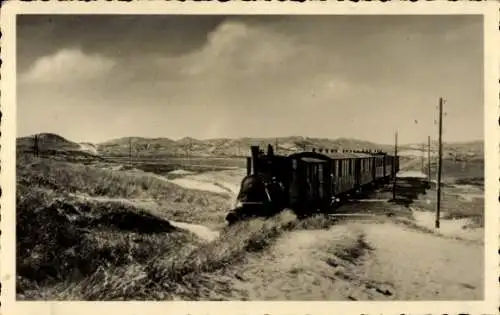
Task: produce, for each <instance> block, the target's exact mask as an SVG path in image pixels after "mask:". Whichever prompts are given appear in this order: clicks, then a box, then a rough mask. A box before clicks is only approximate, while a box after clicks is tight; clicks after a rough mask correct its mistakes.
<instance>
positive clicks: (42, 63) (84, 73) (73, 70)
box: [21, 48, 115, 84]
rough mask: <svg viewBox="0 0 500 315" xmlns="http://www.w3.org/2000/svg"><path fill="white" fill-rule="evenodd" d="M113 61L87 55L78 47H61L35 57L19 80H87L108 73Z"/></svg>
mask: <svg viewBox="0 0 500 315" xmlns="http://www.w3.org/2000/svg"><path fill="white" fill-rule="evenodd" d="M114 66H115V62H114V61H113V60H111V59H109V58H105V57H102V56H99V55H97V54H95V55H87V54H85V53H83V52H82V51H81V50H80V49H75V48H72V49H62V50H59V51H58V52H56V53H55V54H53V55H49V56H44V57H41V58H39V59H37V60H36V61H35V62H34V63H33V65H32V66H31V67H30V68H29V69H28V70H27V71H26V72H25V73H23V74H21V82H26V83H48V84H50V83H53V84H64V83H74V82H78V81H80V82H81V81H87V80H92V79H96V78H100V77H103V76H105V75H106V74H108V73H109V72H110V71H111V70H112V69H113V67H114Z"/></svg>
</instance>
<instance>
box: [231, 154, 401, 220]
mask: <svg viewBox="0 0 500 315" xmlns="http://www.w3.org/2000/svg"><path fill="white" fill-rule="evenodd" d="M250 151H251V156H250V157H247V161H246V164H247V172H246V173H247V174H246V176H245V177H244V178H243V179H242V181H241V185H240V190H239V193H238V195H237V197H236V203H235V205H234V207H233V208H232V209H231V210H230V211H229V213H228V214H227V216H226V221H227V222H228V223H229V224H232V223H234V222H237V221H240V220H243V219H246V218H249V217H255V216H264V217H266V216H267V217H270V216H273V215H275V214H277V213H278V212H280V211H282V210H283V209H285V208H287V209H290V210H293V211H294V212H295V213H296V214H297V215H298V216H307V215H309V214H311V213H313V212H321V211H323V210H326V209H328V208H331V207H332V206H333V204H335V203H336V202H339V201H341V200H344V199H346V198H349V197H350V196H352V195H356V194H358V193H359V192H360V191H364V190H367V189H371V188H372V187H374V186H377V185H379V184H381V183H384V182H387V181H389V180H391V179H392V178H394V176H395V174H396V173H397V172H398V171H399V157H397V156H392V155H389V154H387V153H384V152H381V151H368V150H364V151H353V150H335V149H334V150H330V149H321V148H320V149H312V150H310V151H302V152H298V153H293V154H289V155H278V154H275V153H274V148H273V146H272V145H268V147H267V153H266V152H264V151H263V150H261V149H260V147H259V146H251V147H250Z"/></svg>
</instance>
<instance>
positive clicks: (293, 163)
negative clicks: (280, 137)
mask: <svg viewBox="0 0 500 315" xmlns="http://www.w3.org/2000/svg"><path fill="white" fill-rule="evenodd" d="M292 168H293V169H294V170H296V169H297V160H292Z"/></svg>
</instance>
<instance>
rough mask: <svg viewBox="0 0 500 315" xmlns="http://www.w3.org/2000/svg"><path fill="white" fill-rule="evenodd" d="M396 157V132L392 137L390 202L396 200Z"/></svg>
mask: <svg viewBox="0 0 500 315" xmlns="http://www.w3.org/2000/svg"><path fill="white" fill-rule="evenodd" d="M397 156H398V132H397V131H396V134H395V135H394V160H393V161H392V174H393V175H392V176H393V178H392V200H396V159H397Z"/></svg>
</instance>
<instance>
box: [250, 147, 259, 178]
mask: <svg viewBox="0 0 500 315" xmlns="http://www.w3.org/2000/svg"><path fill="white" fill-rule="evenodd" d="M250 150H251V151H252V172H251V174H256V173H257V160H258V157H259V146H257V145H253V146H251V147H250Z"/></svg>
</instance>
